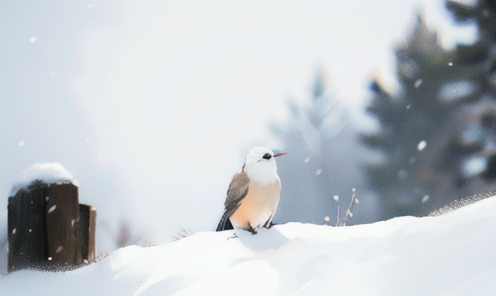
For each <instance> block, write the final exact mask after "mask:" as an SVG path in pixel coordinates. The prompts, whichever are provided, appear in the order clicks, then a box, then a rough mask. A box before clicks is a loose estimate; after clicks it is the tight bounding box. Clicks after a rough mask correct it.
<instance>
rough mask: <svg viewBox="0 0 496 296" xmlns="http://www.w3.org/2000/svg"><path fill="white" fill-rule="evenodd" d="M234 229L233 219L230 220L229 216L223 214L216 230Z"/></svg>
mask: <svg viewBox="0 0 496 296" xmlns="http://www.w3.org/2000/svg"><path fill="white" fill-rule="evenodd" d="M231 229H234V227H233V225H232V223H231V220H229V216H227V215H225V214H224V215H222V218H221V219H220V221H219V225H217V229H216V230H215V231H223V230H231Z"/></svg>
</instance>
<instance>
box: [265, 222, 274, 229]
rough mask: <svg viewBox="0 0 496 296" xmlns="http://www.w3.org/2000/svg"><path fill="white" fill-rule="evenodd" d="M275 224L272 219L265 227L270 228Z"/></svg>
mask: <svg viewBox="0 0 496 296" xmlns="http://www.w3.org/2000/svg"><path fill="white" fill-rule="evenodd" d="M274 225H276V224H274V223H272V221H271V222H270V223H267V224H265V228H267V229H270V228H271V227H272V226H274Z"/></svg>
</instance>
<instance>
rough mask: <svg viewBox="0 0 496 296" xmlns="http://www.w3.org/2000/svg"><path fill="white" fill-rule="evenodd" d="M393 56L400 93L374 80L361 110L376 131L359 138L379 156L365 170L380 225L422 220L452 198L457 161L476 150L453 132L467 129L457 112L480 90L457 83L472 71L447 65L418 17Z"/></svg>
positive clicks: (446, 56) (458, 179) (447, 60)
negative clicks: (402, 219) (401, 218)
mask: <svg viewBox="0 0 496 296" xmlns="http://www.w3.org/2000/svg"><path fill="white" fill-rule="evenodd" d="M395 54H396V62H397V68H396V70H397V80H398V83H399V86H400V90H399V91H398V92H397V93H391V92H390V91H387V90H386V89H387V88H386V87H385V85H384V84H383V83H382V82H381V81H380V80H379V79H378V78H376V79H375V80H374V81H373V82H372V84H371V90H372V92H373V98H372V102H371V104H370V105H369V107H368V109H367V110H368V111H369V113H370V114H372V115H373V116H375V117H376V118H377V119H378V121H379V124H380V130H379V132H377V133H375V134H370V135H364V136H363V141H364V143H365V144H366V145H367V146H369V147H372V148H375V149H376V150H379V151H381V152H382V153H383V159H382V161H381V162H379V163H376V164H369V165H367V175H368V180H369V186H370V187H371V189H372V190H374V191H375V192H376V193H377V194H378V196H379V199H380V201H381V202H380V204H381V205H380V209H381V215H380V216H381V218H382V219H387V218H391V217H395V216H402V215H415V216H421V215H425V214H427V213H429V212H430V211H432V210H434V209H436V208H439V207H441V206H443V205H444V204H447V203H448V202H449V201H451V200H452V199H455V198H456V197H457V196H456V195H453V193H454V192H456V190H457V187H458V186H460V182H461V180H462V176H461V173H460V171H461V167H460V166H461V163H462V160H463V159H465V158H466V157H467V155H469V154H470V153H472V152H473V151H475V150H476V149H477V147H475V145H472V144H471V143H466V142H465V141H463V139H462V137H461V133H462V131H463V130H464V129H465V128H466V125H467V124H468V123H467V122H466V120H464V118H466V115H465V112H464V109H463V106H465V105H467V104H469V103H470V102H473V101H475V100H477V99H478V97H479V95H480V88H478V87H474V86H473V85H472V84H468V83H465V82H464V80H463V78H464V77H465V75H470V74H474V73H476V72H477V71H480V69H479V68H478V67H477V66H476V67H474V66H473V65H468V66H467V65H462V64H456V63H453V58H454V57H453V54H452V53H451V52H447V51H445V50H444V49H443V48H442V47H441V46H440V45H439V43H438V37H437V34H436V33H435V32H433V31H430V30H429V29H428V28H427V26H426V24H425V22H424V21H423V18H422V16H420V15H419V17H418V19H417V23H416V25H415V27H414V29H413V31H412V33H411V34H410V35H409V38H408V39H407V41H406V44H404V45H403V46H401V47H399V48H397V49H396V50H395Z"/></svg>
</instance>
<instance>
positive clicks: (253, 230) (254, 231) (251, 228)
mask: <svg viewBox="0 0 496 296" xmlns="http://www.w3.org/2000/svg"><path fill="white" fill-rule="evenodd" d="M247 230H248V231H249V232H251V234H253V235H255V234H257V233H258V228H253V227H251V225H250V228H248V229H247Z"/></svg>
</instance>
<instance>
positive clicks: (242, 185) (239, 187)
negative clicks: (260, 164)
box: [216, 172, 250, 231]
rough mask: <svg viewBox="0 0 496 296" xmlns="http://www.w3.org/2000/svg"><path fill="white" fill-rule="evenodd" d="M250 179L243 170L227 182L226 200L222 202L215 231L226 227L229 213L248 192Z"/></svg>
mask: <svg viewBox="0 0 496 296" xmlns="http://www.w3.org/2000/svg"><path fill="white" fill-rule="evenodd" d="M249 183H250V179H249V178H248V175H247V174H246V173H245V172H241V173H237V174H236V175H234V177H233V178H232V180H231V183H230V184H229V189H228V190H227V197H226V202H225V203H224V213H223V214H222V218H221V219H220V222H219V225H218V226H217V230H216V231H222V230H225V228H226V223H227V222H228V220H229V218H230V217H231V215H232V214H233V213H234V212H235V211H236V210H237V209H238V208H239V206H240V205H241V200H243V198H245V196H246V195H247V194H248V184H249Z"/></svg>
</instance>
